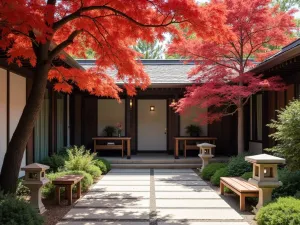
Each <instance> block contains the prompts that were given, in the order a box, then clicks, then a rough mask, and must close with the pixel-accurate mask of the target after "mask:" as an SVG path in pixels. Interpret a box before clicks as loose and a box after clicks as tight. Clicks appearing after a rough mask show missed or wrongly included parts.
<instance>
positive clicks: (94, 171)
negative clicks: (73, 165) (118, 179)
mask: <svg viewBox="0 0 300 225" xmlns="http://www.w3.org/2000/svg"><path fill="white" fill-rule="evenodd" d="M85 172H87V173H88V174H90V175H92V177H93V179H96V178H97V177H99V176H100V175H101V174H102V171H101V170H100V168H99V167H98V166H96V165H90V166H88V167H87V168H86V170H85Z"/></svg>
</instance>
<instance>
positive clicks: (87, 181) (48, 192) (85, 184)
mask: <svg viewBox="0 0 300 225" xmlns="http://www.w3.org/2000/svg"><path fill="white" fill-rule="evenodd" d="M71 174H75V175H83V176H84V178H83V179H82V180H81V188H82V191H84V192H85V191H87V190H88V188H89V187H90V186H91V185H92V184H93V177H92V175H90V174H88V173H86V172H85V171H62V172H57V173H49V174H47V175H46V176H47V178H48V179H49V180H50V182H49V183H47V184H46V185H45V186H44V187H43V189H42V195H43V196H44V197H45V198H50V197H53V196H54V193H55V186H54V185H53V184H52V181H53V180H55V179H56V178H59V177H62V176H64V175H71ZM61 193H62V194H63V193H64V189H63V188H62V189H61Z"/></svg>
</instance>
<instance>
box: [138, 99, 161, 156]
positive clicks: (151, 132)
mask: <svg viewBox="0 0 300 225" xmlns="http://www.w3.org/2000/svg"><path fill="white" fill-rule="evenodd" d="M150 106H154V107H155V111H150ZM137 123H138V150H139V151H166V150H167V134H165V129H166V127H167V101H166V100H165V99H162V100H158V99H149V100H148V99H147V100H144V99H142V100H138V121H137Z"/></svg>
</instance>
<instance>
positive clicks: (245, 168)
mask: <svg viewBox="0 0 300 225" xmlns="http://www.w3.org/2000/svg"><path fill="white" fill-rule="evenodd" d="M251 171H252V164H251V163H249V162H247V161H245V155H238V156H234V157H231V159H230V160H229V163H228V173H229V176H230V177H239V176H242V175H243V174H244V173H246V172H251Z"/></svg>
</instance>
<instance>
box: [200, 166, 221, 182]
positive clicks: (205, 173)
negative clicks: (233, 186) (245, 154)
mask: <svg viewBox="0 0 300 225" xmlns="http://www.w3.org/2000/svg"><path fill="white" fill-rule="evenodd" d="M226 166H227V164H226V163H210V164H208V165H207V166H206V167H205V168H204V169H203V170H202V172H201V176H202V178H203V179H204V180H210V178H211V177H212V175H214V173H215V172H216V171H217V170H218V169H221V168H224V167H226Z"/></svg>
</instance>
